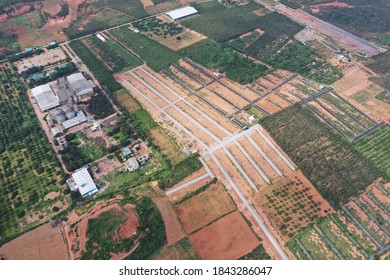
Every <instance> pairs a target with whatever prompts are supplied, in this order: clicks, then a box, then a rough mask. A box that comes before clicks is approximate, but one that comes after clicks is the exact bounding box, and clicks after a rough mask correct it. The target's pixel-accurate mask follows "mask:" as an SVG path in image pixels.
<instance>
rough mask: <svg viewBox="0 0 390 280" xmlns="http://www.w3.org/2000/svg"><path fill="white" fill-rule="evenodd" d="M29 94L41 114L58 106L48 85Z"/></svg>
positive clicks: (58, 103) (56, 98) (36, 88)
mask: <svg viewBox="0 0 390 280" xmlns="http://www.w3.org/2000/svg"><path fill="white" fill-rule="evenodd" d="M31 92H32V96H33V97H34V99H35V101H36V102H37V104H38V106H39V108H40V109H41V110H42V112H45V111H47V110H49V109H52V108H54V107H57V106H59V105H60V102H59V100H58V97H57V96H56V95H55V94H54V92H53V90H52V89H51V87H50V85H49V84H46V85H41V86H38V87H35V88H33V89H32V90H31Z"/></svg>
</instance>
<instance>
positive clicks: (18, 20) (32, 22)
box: [8, 10, 45, 32]
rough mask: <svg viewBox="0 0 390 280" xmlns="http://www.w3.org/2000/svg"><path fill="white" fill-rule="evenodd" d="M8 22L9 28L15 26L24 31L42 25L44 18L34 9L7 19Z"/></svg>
mask: <svg viewBox="0 0 390 280" xmlns="http://www.w3.org/2000/svg"><path fill="white" fill-rule="evenodd" d="M8 24H9V25H10V26H11V28H14V27H15V26H17V27H19V28H20V27H22V28H24V29H25V30H26V32H31V31H34V30H36V29H39V28H41V27H42V26H44V24H45V19H44V18H43V16H42V14H41V13H40V12H39V11H36V10H35V11H33V12H31V13H28V14H25V15H21V16H17V17H15V18H12V19H11V20H9V21H8Z"/></svg>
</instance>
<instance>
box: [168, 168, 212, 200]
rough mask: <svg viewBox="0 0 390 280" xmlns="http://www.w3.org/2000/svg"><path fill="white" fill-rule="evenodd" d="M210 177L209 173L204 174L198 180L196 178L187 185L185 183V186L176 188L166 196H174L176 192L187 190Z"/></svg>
mask: <svg viewBox="0 0 390 280" xmlns="http://www.w3.org/2000/svg"><path fill="white" fill-rule="evenodd" d="M208 177H210V174H208V173H207V174H204V175H202V176H199V177H198V178H196V179H194V180H191V181H189V182H187V183H184V184H182V185H180V186H178V187H176V188H174V189H172V190H169V191H167V192H165V194H166V195H171V194H173V193H175V192H178V191H180V190H182V189H185V188H187V187H189V186H191V185H192V184H195V183H196V182H199V181H202V180H203V179H205V178H208Z"/></svg>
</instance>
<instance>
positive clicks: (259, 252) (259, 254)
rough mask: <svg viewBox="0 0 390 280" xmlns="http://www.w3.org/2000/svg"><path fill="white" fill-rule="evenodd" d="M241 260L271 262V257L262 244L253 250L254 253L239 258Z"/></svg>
mask: <svg viewBox="0 0 390 280" xmlns="http://www.w3.org/2000/svg"><path fill="white" fill-rule="evenodd" d="M239 259H240V260H270V259H271V257H270V256H269V255H268V254H267V252H266V251H265V249H264V247H263V245H262V244H260V245H259V246H258V247H256V248H255V249H253V251H252V252H250V253H249V254H246V255H245V256H242V257H241V258H239Z"/></svg>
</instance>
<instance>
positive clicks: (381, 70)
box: [366, 52, 390, 75]
mask: <svg viewBox="0 0 390 280" xmlns="http://www.w3.org/2000/svg"><path fill="white" fill-rule="evenodd" d="M366 64H367V66H368V67H369V68H370V69H371V70H373V71H375V72H376V73H378V74H381V75H384V74H388V73H390V52H385V53H382V54H378V55H376V56H373V57H372V61H368V62H367V63H366Z"/></svg>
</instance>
